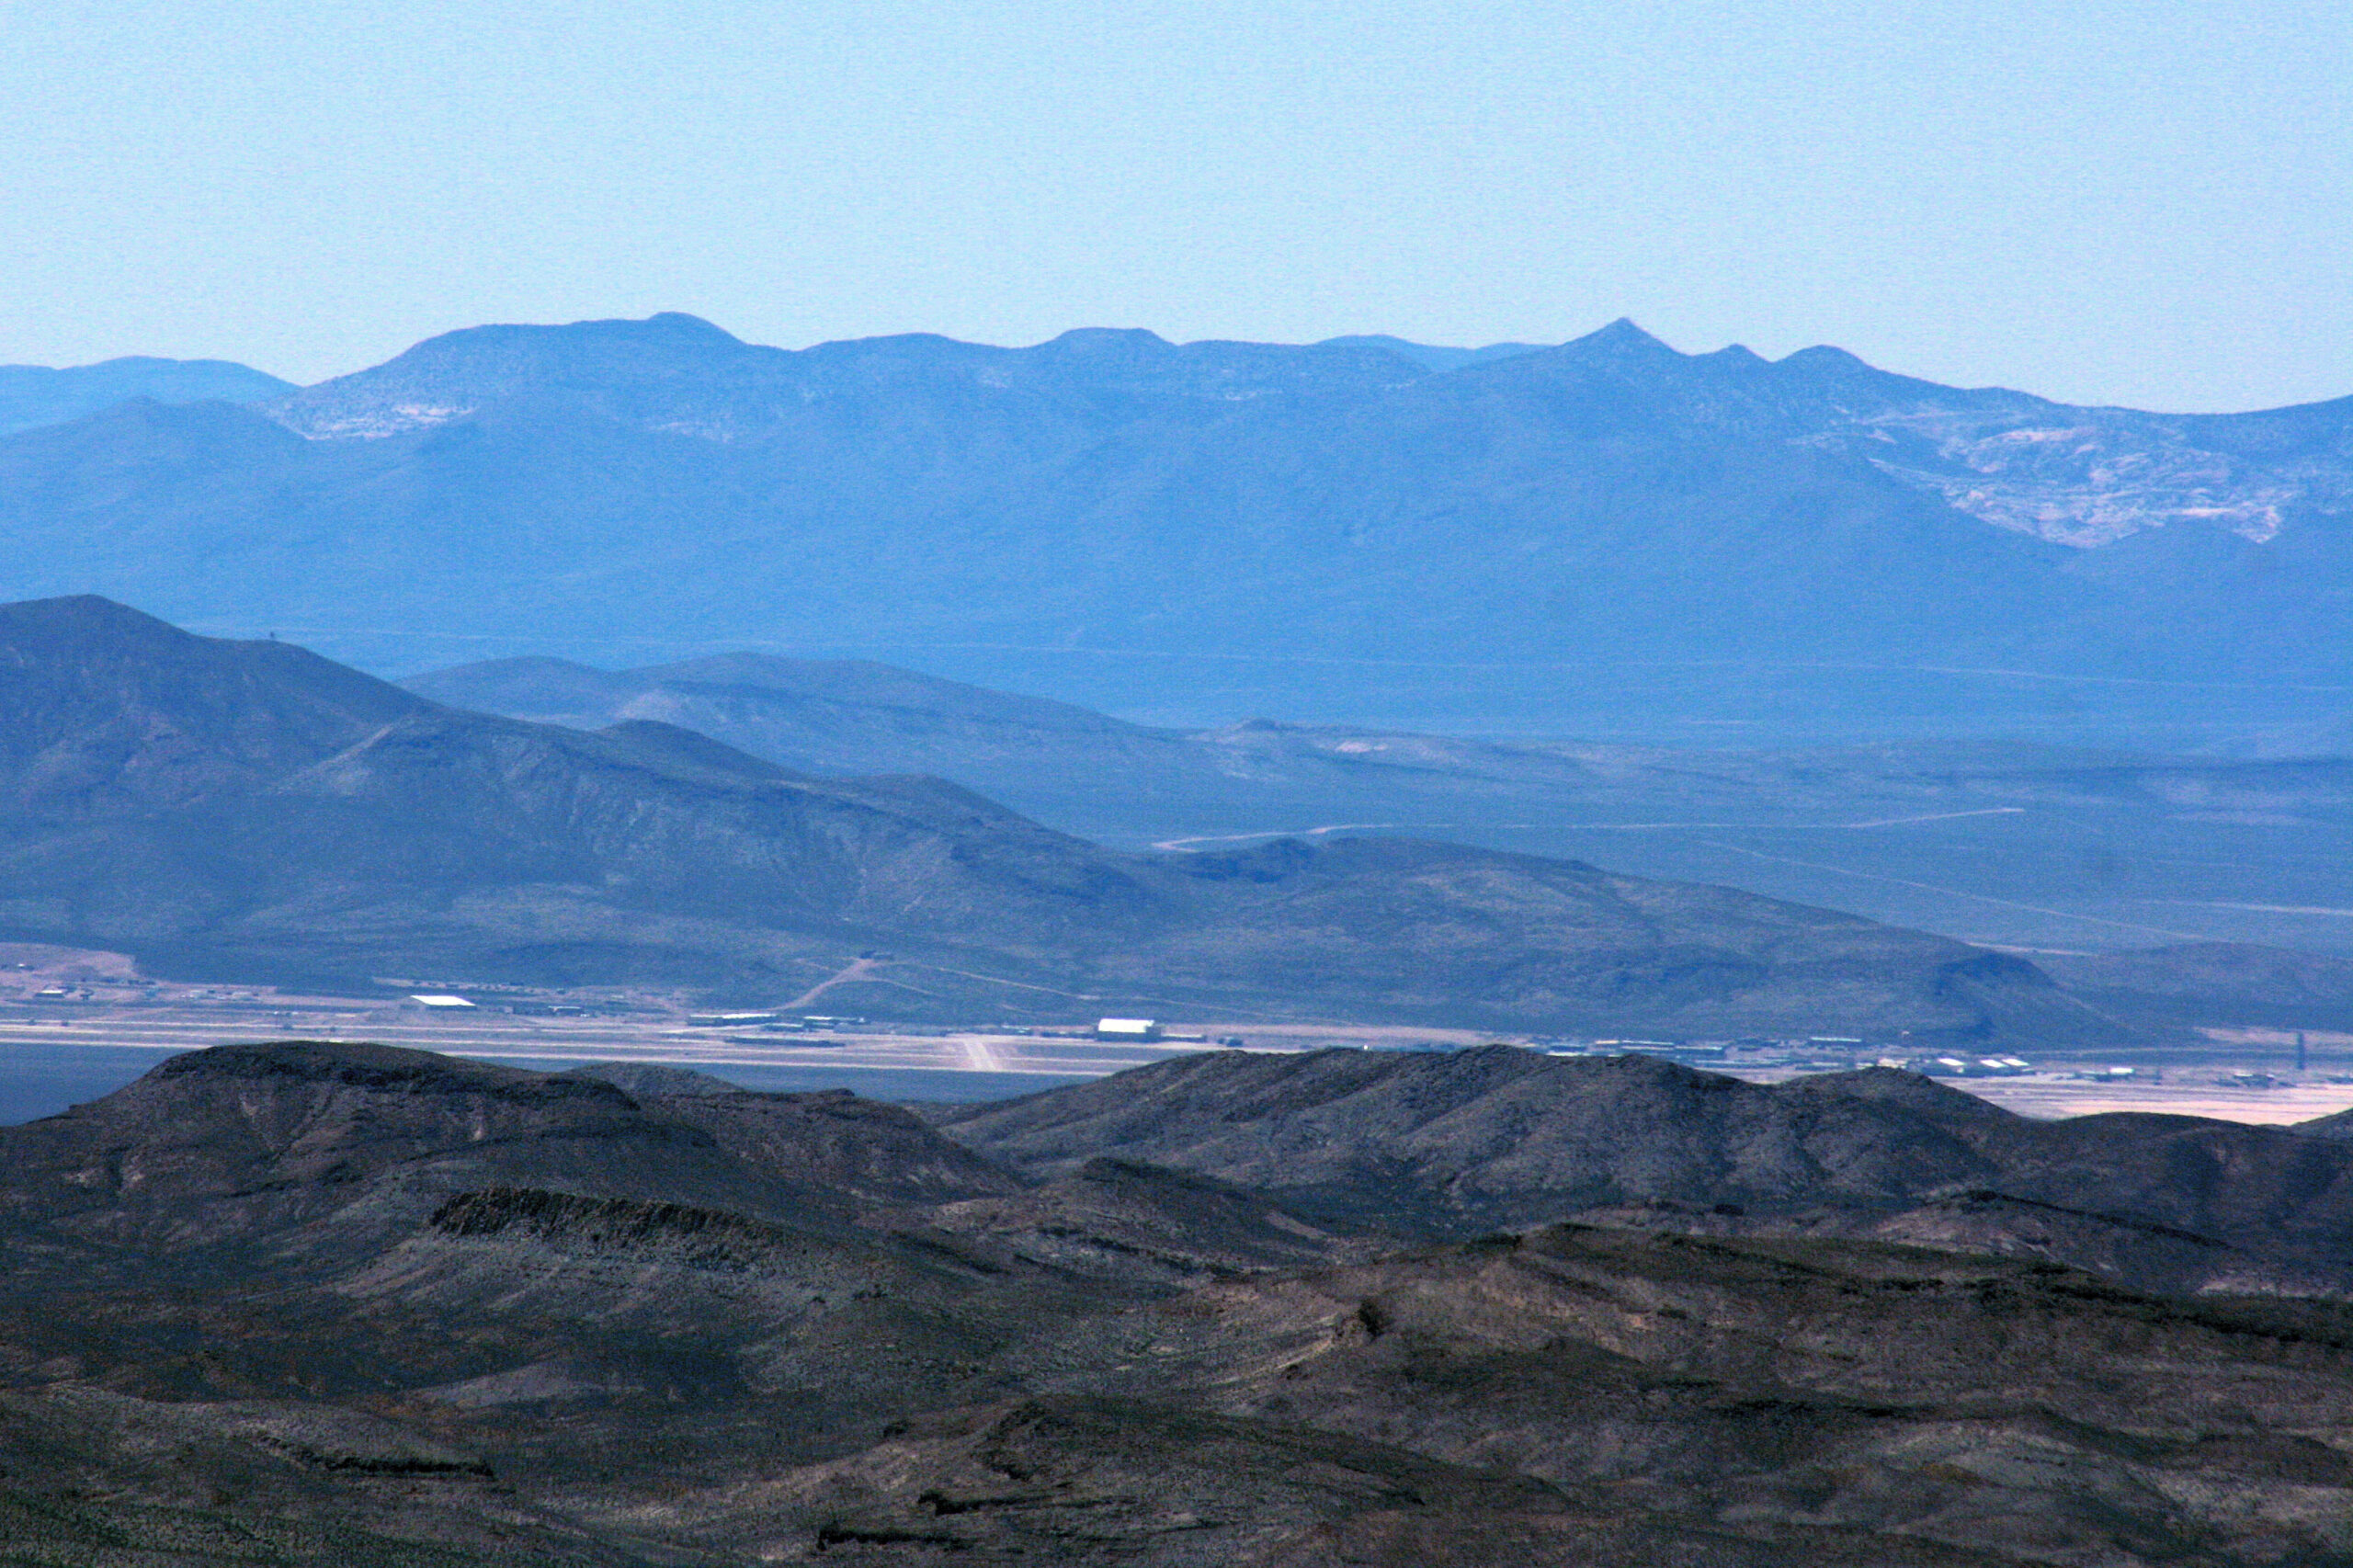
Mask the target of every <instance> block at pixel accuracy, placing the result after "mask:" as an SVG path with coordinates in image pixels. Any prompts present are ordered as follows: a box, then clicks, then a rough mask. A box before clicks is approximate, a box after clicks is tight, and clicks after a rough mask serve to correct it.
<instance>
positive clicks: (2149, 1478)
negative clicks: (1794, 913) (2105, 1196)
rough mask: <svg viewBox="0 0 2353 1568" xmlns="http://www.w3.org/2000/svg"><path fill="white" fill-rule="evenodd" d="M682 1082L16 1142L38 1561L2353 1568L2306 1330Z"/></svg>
mask: <svg viewBox="0 0 2353 1568" xmlns="http://www.w3.org/2000/svg"><path fill="white" fill-rule="evenodd" d="M1481 1061H1483V1059H1474V1060H1473V1061H1472V1063H1471V1065H1472V1067H1473V1068H1474V1069H1476V1068H1478V1067H1479V1066H1480V1063H1481ZM1302 1066H1303V1068H1304V1070H1306V1071H1308V1072H1310V1073H1318V1072H1324V1071H1328V1070H1329V1067H1330V1063H1329V1062H1328V1060H1327V1059H1323V1058H1310V1059H1307V1061H1306V1062H1304V1063H1303V1064H1302ZM1687 1076H1688V1075H1687ZM1132 1082H1134V1080H1133V1079H1132V1078H1131V1083H1132ZM1147 1082H1148V1081H1147ZM672 1086H674V1087H677V1088H681V1089H684V1090H687V1091H690V1092H686V1093H679V1094H670V1093H665V1092H662V1091H661V1090H660V1089H657V1088H654V1087H648V1088H645V1089H643V1090H642V1091H638V1092H630V1091H624V1090H622V1089H620V1088H619V1087H617V1086H615V1085H611V1084H608V1083H603V1082H600V1081H597V1080H593V1079H587V1078H584V1077H579V1076H570V1075H548V1074H531V1073H521V1072H516V1071H513V1070H511V1069H505V1068H496V1067H488V1066H484V1065H481V1064H478V1063H469V1062H454V1061H451V1060H449V1059H448V1058H442V1057H436V1056H432V1055H428V1054H426V1053H423V1052H416V1051H393V1050H387V1049H384V1048H381V1047H374V1046H364V1045H334V1044H325V1043H319V1042H287V1043H278V1044H271V1045H263V1046H239V1047H228V1048H222V1049H219V1050H215V1051H204V1052H198V1053H194V1054H191V1055H189V1056H185V1057H180V1058H176V1059H174V1060H173V1061H171V1062H167V1063H165V1064H164V1065H163V1066H162V1067H159V1068H158V1069H157V1070H156V1071H155V1072H154V1073H153V1074H150V1075H149V1076H148V1077H147V1078H145V1079H143V1080H142V1081H141V1082H140V1083H139V1084H137V1085H132V1086H131V1087H130V1088H128V1089H125V1090H123V1091H121V1092H119V1093H118V1094H116V1095H114V1096H108V1098H107V1099H105V1100H102V1101H99V1102H97V1103H95V1104H93V1105H90V1106H85V1107H82V1108H77V1109H76V1110H75V1111H74V1112H73V1113H71V1114H69V1115H67V1116H64V1117H61V1118H56V1119H51V1120H50V1121H47V1122H41V1123H35V1124H31V1125H29V1126H25V1127H17V1128H6V1129H0V1244H5V1245H6V1247H7V1248H8V1256H9V1258H10V1267H9V1268H8V1269H7V1270H6V1271H0V1556H6V1557H7V1558H9V1559H11V1560H13V1561H23V1562H57V1563H63V1562H71V1563H74V1564H77V1565H83V1564H89V1565H96V1568H157V1565H158V1564H170V1565H173V1568H178V1565H179V1564H183V1563H186V1564H190V1565H193V1564H195V1563H204V1564H214V1563H234V1562H253V1563H257V1564H259V1563H267V1564H274V1565H280V1568H284V1565H290V1564H304V1565H310V1564H317V1565H319V1568H329V1565H332V1568H392V1565H399V1568H491V1565H493V1564H499V1565H506V1568H512V1565H516V1564H519V1563H523V1562H530V1563H558V1564H568V1565H580V1568H588V1565H598V1568H653V1565H655V1564H660V1565H663V1568H681V1565H693V1568H749V1565H750V1564H753V1563H773V1562H824V1563H844V1562H847V1563H854V1564H866V1565H868V1568H884V1565H888V1568H903V1565H904V1568H915V1565H920V1564H929V1563H936V1562H941V1561H951V1562H968V1563H979V1564H1006V1565H1007V1568H1010V1565H1012V1564H1015V1563H1024V1564H1034V1563H1039V1562H1051V1563H1055V1564H1059V1565H1066V1568H1113V1565H1115V1564H1116V1565H1120V1568H1229V1565H1261V1568H1294V1565H1300V1564H1307V1565H1311V1568H1323V1565H1329V1568H1339V1565H1341V1564H1354V1565H1356V1568H1591V1565H1593V1564H1597V1563H1611V1564H1617V1563H1636V1562H1639V1563H1644V1564H1650V1563H1658V1564H1666V1565H1673V1568H1824V1565H1828V1568H1891V1565H1893V1568H2019V1565H2023V1564H2072V1563H2098V1564H2103V1565H2107V1568H2160V1565H2164V1568H2181V1565H2184V1564H2189V1565H2196V1568H2255V1565H2256V1564H2287V1563H2294V1564H2297V1565H2299V1568H2337V1565H2342V1564H2345V1563H2347V1562H2353V1532H2348V1528H2347V1521H2348V1520H2353V1463H2348V1461H2347V1449H2348V1445H2353V1316H2348V1314H2347V1310H2346V1308H2345V1307H2344V1305H2343V1304H2342V1302H2341V1301H2328V1300H2321V1299H2306V1300H2293V1299H2288V1298H2285V1297H2282V1296H2280V1295H2279V1294H2277V1293H2276V1292H2277V1291H2278V1290H2279V1289H2280V1287H2281V1286H2282V1284H2283V1283H2285V1282H2284V1281H2281V1280H2279V1279H2276V1278H2274V1279H2269V1280H2265V1281H2260V1282H2257V1283H2259V1285H2260V1287H2261V1289H2263V1290H2266V1291H2268V1292H2271V1293H2268V1294H2262V1295H2242V1296H2234V1295H2229V1294H2223V1293H2214V1292H2211V1291H2210V1292H2209V1293H2208V1294H2206V1295H2204V1296H2201V1297H2200V1298H2197V1299H2188V1298H2184V1297H2182V1296H2179V1295H2174V1294H2168V1293H2164V1292H2143V1291H2136V1290H2131V1289H2127V1288H2123V1287H2121V1286H2120V1285H2119V1284H2118V1283H2117V1282H2116V1281H2115V1279H2114V1278H2100V1277H2098V1276H2097V1275H2095V1274H2092V1273H2087V1272H2084V1271H2081V1270H2078V1269H2075V1268H2071V1267H2064V1266H2063V1265H2060V1264H2057V1263H2053V1262H2051V1261H2047V1260H2039V1259H2031V1258H2019V1257H2009V1258H2005V1257H1999V1256H1988V1255H1986V1254H1985V1253H1984V1252H1968V1251H1955V1250H1949V1249H1947V1250H1932V1249H1928V1248H1923V1247H1917V1246H1904V1245H1891V1244H1885V1243H1881V1242H1872V1241H1864V1240H1857V1239H1852V1238H1831V1237H1827V1236H1824V1235H1818V1234H1817V1235H1806V1234H1802V1233H1796V1232H1795V1231H1794V1229H1793V1228H1792V1229H1788V1230H1785V1232H1784V1233H1781V1234H1778V1235H1771V1236H1751V1237H1731V1236H1711V1235H1706V1234H1701V1233H1699V1231H1700V1230H1702V1229H1704V1224H1703V1222H1702V1219H1701V1218H1700V1217H1688V1218H1687V1219H1686V1221H1684V1222H1682V1223H1680V1224H1677V1223H1676V1222H1674V1221H1672V1220H1669V1219H1662V1218H1660V1217H1656V1216H1654V1218H1653V1220H1652V1221H1651V1224H1650V1227H1649V1228H1647V1229H1634V1228H1626V1227H1622V1226H1617V1227H1613V1226H1602V1225H1575V1224H1564V1225H1546V1226H1539V1227H1537V1228H1533V1229H1530V1230H1529V1231H1527V1232H1526V1233H1518V1234H1506V1235H1490V1236H1486V1237H1483V1238H1482V1239H1479V1240H1476V1241H1472V1242H1467V1243H1453V1244H1423V1245H1418V1246H1415V1245H1406V1244H1402V1243H1401V1242H1400V1241H1399V1240H1398V1239H1397V1238H1396V1237H1395V1236H1393V1235H1383V1234H1381V1233H1380V1232H1379V1231H1378V1230H1377V1229H1366V1228H1361V1227H1356V1226H1345V1225H1344V1226H1338V1227H1335V1224H1334V1221H1331V1220H1330V1219H1328V1218H1324V1219H1318V1218H1316V1217H1313V1216H1308V1215H1302V1213H1301V1212H1300V1211H1298V1210H1295V1209H1293V1208H1290V1207H1289V1206H1287V1205H1286V1204H1284V1203H1283V1202H1282V1201H1281V1200H1280V1199H1279V1198H1277V1197H1276V1196H1274V1195H1272V1194H1269V1193H1267V1191H1265V1190H1263V1189H1258V1188H1254V1187H1248V1186H1245V1185H1240V1184H1236V1183H1232V1182H1222V1181H1216V1180H1212V1179H1210V1178H1207V1177H1203V1176H1197V1175H1184V1174H1180V1173H1176V1172H1171V1171H1167V1170H1165V1169H1160V1168H1155V1167H1154V1166H1151V1165H1139V1164H1136V1163H1134V1162H1131V1161H1120V1160H1114V1159H1108V1158H1098V1159H1095V1160H1092V1161H1090V1162H1088V1163H1086V1164H1085V1165H1081V1166H1079V1167H1078V1168H1077V1169H1075V1170H1074V1171H1073V1172H1072V1173H1071V1174H1069V1175H1068V1176H1063V1177H1060V1178H1056V1179H1055V1180H1052V1181H1050V1182H1047V1183H1046V1184H1044V1185H1042V1186H1028V1185H1026V1184H1025V1183H1024V1182H1023V1180H1022V1179H1021V1178H1019V1177H1017V1176H1014V1175H1013V1174H1011V1173H1010V1172H1008V1171H1006V1169H1004V1168H1003V1167H1001V1166H997V1165H993V1164H992V1163H990V1162H988V1161H986V1160H983V1159H981V1158H979V1157H976V1156H973V1155H972V1154H970V1153H966V1152H963V1151H961V1150H959V1149H957V1148H956V1147H955V1146H954V1145H952V1144H950V1143H949V1142H946V1141H945V1140H943V1139H941V1138H939V1137H938V1135H937V1134H936V1133H934V1132H932V1131H928V1130H926V1128H925V1127H924V1126H923V1125H922V1124H921V1123H920V1122H918V1121H916V1120H915V1119H914V1118H913V1117H911V1116H909V1115H907V1114H906V1113H904V1112H902V1111H898V1110H895V1109H893V1108H888V1107H882V1106H877V1105H873V1104H870V1103H868V1102H864V1101H859V1100H857V1099H856V1098H854V1097H853V1096H765V1095H753V1094H733V1095H724V1094H722V1095H713V1094H708V1093H703V1092H700V1091H702V1090H703V1089H704V1088H706V1087H707V1085H693V1084H687V1085H672ZM1921 1088H1922V1089H1923V1090H1925V1086H1921ZM1907 1092H1911V1093H1917V1092H1919V1091H1907ZM1151 1097H1152V1096H1149V1095H1146V1096H1144V1098H1145V1099H1146V1100H1147V1101H1148V1100H1150V1098H1151ZM1817 1097H1818V1098H1819V1099H1820V1100H1821V1101H1822V1102H1823V1103H1824V1105H1825V1106H1830V1105H1846V1106H1848V1107H1849V1108H1867V1107H1868V1106H1870V1104H1873V1103H1877V1102H1880V1101H1883V1100H1885V1099H1886V1098H1887V1097H1888V1096H1887V1095H1886V1094H1885V1093H1884V1092H1883V1090H1882V1089H1881V1088H1880V1087H1878V1086H1875V1085H1872V1084H1870V1083H1868V1082H1865V1083H1857V1082H1852V1081H1849V1082H1846V1083H1838V1082H1831V1083H1825V1084H1824V1085H1819V1086H1818V1089H1817ZM1846 1127H1847V1142H1848V1146H1849V1148H1850V1150H1851V1151H1852V1152H1853V1153H1855V1154H1856V1155H1857V1156H1858V1157H1859V1159H1860V1160H1861V1161H1862V1163H1864V1164H1868V1163H1869V1160H1870V1157H1882V1158H1883V1157H1887V1156H1890V1155H1891V1154H1892V1155H1893V1156H1894V1157H1895V1158H1897V1159H1898V1160H1901V1159H1902V1158H1903V1157H1904V1156H1903V1155H1902V1153H1901V1152H1900V1151H1892V1150H1890V1149H1888V1148H1886V1147H1885V1146H1884V1140H1885V1139H1886V1138H1887V1137H1888V1136H1890V1135H1900V1134H1901V1133H1902V1132H1903V1131H1904V1129H1902V1128H1901V1127H1899V1126H1897V1125H1896V1124H1894V1123H1878V1124H1872V1123H1869V1122H1868V1121H1866V1120H1859V1119H1854V1118H1853V1117H1851V1116H1850V1117H1849V1119H1848V1120H1847V1123H1846ZM1661 1131H1671V1130H1662V1129H1659V1128H1655V1127H1651V1128H1645V1129H1643V1132H1642V1134H1640V1135H1639V1136H1637V1135H1634V1134H1631V1133H1630V1134H1629V1135H1628V1138H1627V1140H1626V1143H1627V1146H1628V1148H1629V1149H1631V1147H1632V1146H1633V1145H1635V1144H1638V1143H1640V1142H1643V1141H1644V1140H1645V1139H1647V1138H1651V1137H1654V1136H1655V1135H1656V1134H1658V1133H1659V1132H1661ZM2280 1136H2282V1137H2289V1138H2292V1136H2293V1135H2290V1134H2282V1135H2280ZM2302 1142H2309V1143H2310V1144H2311V1146H2312V1147H2313V1148H2314V1149H2318V1150H2322V1151H2328V1150H2332V1149H2340V1150H2341V1149H2342V1148H2343V1146H2342V1145H2335V1144H2330V1143H2327V1142H2322V1141H2318V1140H2304V1141H2302ZM1690 1149H1691V1146H1690V1144H1689V1142H1688V1141H1684V1142H1678V1141H1677V1140H1676V1139H1674V1138H1672V1137H1669V1138H1666V1139H1665V1140H1664V1141H1662V1142H1659V1143H1658V1145H1657V1148H1656V1150H1655V1158H1656V1161H1657V1163H1658V1164H1660V1165H1662V1167H1664V1166H1668V1165H1676V1164H1677V1163H1681V1162H1685V1161H1687V1160H1688V1158H1689V1155H1690ZM2113 1153H2114V1151H2113V1148H2112V1146H2111V1145H2110V1144H2109V1143H2106V1142H2101V1141H2099V1140H2093V1141H2092V1142H2089V1143H2087V1144H2086V1148H2085V1151H2084V1153H2083V1158H2082V1166H2083V1171H2084V1174H2085V1177H2086V1180H2087V1181H2090V1182H2094V1183H2097V1180H2099V1179H2101V1178H2100V1173H2101V1172H2103V1171H2109V1170H2110V1168H2111V1167H2110V1165H2109V1161H2110V1159H2111V1155H2112V1154H2113ZM2130 1165H2131V1161H2130V1158H2129V1157H2127V1158H2126V1159H2125V1160H2124V1162H2123V1164H2121V1165H2116V1166H2114V1169H2115V1170H2117V1171H2127V1170H2129V1168H2130ZM1818 1175H1819V1176H1821V1177H1822V1181H1823V1183H1824V1184H1825V1189H1826V1187H1835V1186H1836V1180H1837V1178H1836V1175H1835V1173H1830V1172H1828V1171H1826V1170H1825V1171H1824V1172H1821V1173H1818ZM2162 1180H2163V1181H2164V1182H2165V1183H2169V1184H2171V1185H2172V1186H2174V1187H2177V1188H2179V1189H2180V1190H2182V1191H2183V1192H2185V1193H2188V1192H2191V1191H2193V1190H2194V1189H2195V1188H2196V1187H2197V1185H2198V1182H2199V1180H2200V1176H2199V1173H2198V1171H2197V1170H2196V1168H2195V1167H2194V1165H2192V1164H2190V1163H2188V1162H2176V1168H2175V1169H2174V1170H2173V1171H2172V1172H2170V1173H2169V1174H2167V1175H2166V1176H2164V1177H2163V1178H2162ZM2241 1218H2244V1216H2241ZM2262 1222H2263V1221H2259V1220H2258V1221H2255V1223H2256V1225H2257V1226H2258V1227H2259V1226H2260V1224H2261V1223H2262ZM2229 1239H2230V1240H2231V1241H2232V1242H2234V1243H2236V1242H2240V1241H2243V1240H2245V1239H2246V1238H2245V1237H2244V1236H2240V1235H2234V1236H2232V1237H2230V1238H2229Z"/></svg>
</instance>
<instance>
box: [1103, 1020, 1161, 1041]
mask: <svg viewBox="0 0 2353 1568" xmlns="http://www.w3.org/2000/svg"><path fill="white" fill-rule="evenodd" d="M1095 1038H1096V1039H1097V1040H1158V1039H1159V1038H1160V1020H1159V1019H1157V1018H1097V1019H1096V1020H1095Z"/></svg>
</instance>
